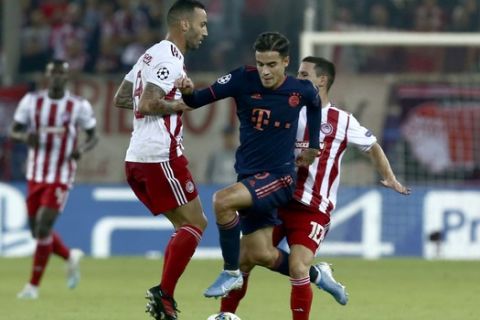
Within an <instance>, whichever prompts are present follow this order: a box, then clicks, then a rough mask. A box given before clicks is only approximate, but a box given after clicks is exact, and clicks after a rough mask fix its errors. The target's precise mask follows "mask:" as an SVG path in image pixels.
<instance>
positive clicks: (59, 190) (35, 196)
mask: <svg viewBox="0 0 480 320" xmlns="http://www.w3.org/2000/svg"><path fill="white" fill-rule="evenodd" d="M68 190H69V188H68V186H67V185H65V184H60V183H40V182H34V181H28V188H27V210H28V216H29V217H35V215H36V214H37V211H38V209H39V208H40V207H47V208H50V209H54V210H56V211H62V210H63V208H64V207H65V203H66V202H67V198H68Z"/></svg>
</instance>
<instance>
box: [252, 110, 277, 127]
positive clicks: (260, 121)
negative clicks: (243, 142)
mask: <svg viewBox="0 0 480 320" xmlns="http://www.w3.org/2000/svg"><path fill="white" fill-rule="evenodd" d="M271 112H272V111H271V110H266V109H258V108H255V109H253V110H252V123H253V124H254V127H255V129H257V130H260V131H263V127H264V126H268V124H269V122H270V120H269V119H270V113H271Z"/></svg>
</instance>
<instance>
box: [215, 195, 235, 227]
mask: <svg viewBox="0 0 480 320" xmlns="http://www.w3.org/2000/svg"><path fill="white" fill-rule="evenodd" d="M213 208H214V210H215V215H216V216H217V220H222V219H228V218H231V217H230V216H231V215H232V207H231V201H230V197H229V194H228V192H227V191H225V190H220V191H217V192H215V194H214V195H213Z"/></svg>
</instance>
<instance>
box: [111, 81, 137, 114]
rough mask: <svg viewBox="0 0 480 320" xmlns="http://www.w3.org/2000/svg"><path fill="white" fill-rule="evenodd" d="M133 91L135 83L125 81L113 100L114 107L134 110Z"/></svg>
mask: <svg viewBox="0 0 480 320" xmlns="http://www.w3.org/2000/svg"><path fill="white" fill-rule="evenodd" d="M132 90H133V83H131V82H130V81H127V80H123V81H122V84H120V87H119V88H118V90H117V92H116V93H115V97H114V98H113V104H114V106H115V107H117V108H124V109H133V98H132Z"/></svg>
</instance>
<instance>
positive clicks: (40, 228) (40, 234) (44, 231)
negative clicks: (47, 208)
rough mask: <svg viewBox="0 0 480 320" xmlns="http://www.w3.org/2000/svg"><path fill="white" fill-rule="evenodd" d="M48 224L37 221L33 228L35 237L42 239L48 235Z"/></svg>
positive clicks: (49, 229)
mask: <svg viewBox="0 0 480 320" xmlns="http://www.w3.org/2000/svg"><path fill="white" fill-rule="evenodd" d="M50 231H51V228H50V225H48V224H45V223H37V225H36V229H35V238H37V239H44V238H46V237H48V236H49V235H50Z"/></svg>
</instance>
